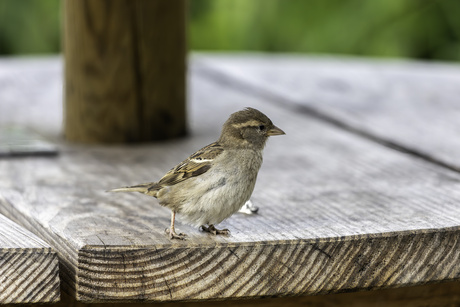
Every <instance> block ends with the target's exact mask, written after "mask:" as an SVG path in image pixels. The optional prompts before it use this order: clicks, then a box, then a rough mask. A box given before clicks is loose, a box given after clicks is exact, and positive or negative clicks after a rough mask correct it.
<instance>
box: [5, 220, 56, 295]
mask: <svg viewBox="0 0 460 307" xmlns="http://www.w3.org/2000/svg"><path fill="white" fill-rule="evenodd" d="M58 272H59V267H58V257H57V254H56V253H55V252H54V251H53V250H52V249H51V247H50V246H49V245H48V244H46V243H45V242H44V241H43V240H41V239H39V238H38V237H37V236H35V235H33V234H32V233H31V232H29V231H27V230H25V229H24V228H22V227H20V226H19V225H17V224H16V223H13V222H12V221H11V220H9V219H7V218H6V217H5V216H3V215H0V304H9V303H15V304H18V303H50V302H57V301H59V294H60V292H59V276H58Z"/></svg>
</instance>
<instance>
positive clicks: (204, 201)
mask: <svg viewBox="0 0 460 307" xmlns="http://www.w3.org/2000/svg"><path fill="white" fill-rule="evenodd" d="M283 134H285V133H284V131H283V130H281V129H280V128H278V127H276V126H275V125H274V124H273V123H272V121H271V120H270V119H269V118H268V117H267V116H266V115H264V114H263V113H262V112H260V111H258V110H256V109H254V108H245V109H243V110H241V111H238V112H235V113H233V114H231V115H230V117H229V118H228V120H227V121H226V122H225V123H224V125H223V127H222V132H221V135H220V137H219V139H218V140H217V141H216V142H214V143H211V144H209V145H208V146H205V147H203V148H202V149H200V150H198V151H197V152H195V153H194V154H192V155H191V156H190V157H188V158H187V159H186V160H184V161H183V162H181V163H179V164H178V165H177V166H175V167H173V168H172V169H171V170H170V171H169V172H167V173H166V174H165V175H164V176H163V177H162V178H161V179H160V180H159V181H158V182H149V183H142V184H138V185H134V186H128V187H122V188H117V189H113V190H110V191H108V192H140V193H143V194H146V195H149V196H153V197H155V198H157V199H158V201H159V204H160V205H161V206H164V207H166V208H169V209H170V210H171V224H170V227H169V228H168V229H166V232H167V233H169V237H170V239H185V236H186V234H184V233H176V230H175V227H174V223H175V217H176V214H179V216H180V217H181V220H184V221H185V222H186V223H187V224H190V225H192V226H196V227H200V228H201V230H203V231H205V232H209V233H212V234H214V235H218V234H224V235H226V234H229V233H230V231H229V230H228V229H217V228H216V227H215V226H214V225H217V224H219V223H220V222H222V221H223V220H225V219H227V218H228V217H230V216H231V215H232V214H234V213H235V212H237V211H238V210H239V209H240V208H241V207H242V206H243V205H244V204H245V203H246V201H248V200H249V198H250V197H251V194H252V192H253V190H254V186H255V183H256V179H257V174H258V172H259V169H260V167H261V165H262V154H263V149H264V147H265V144H266V142H267V139H268V137H270V136H274V135H283Z"/></svg>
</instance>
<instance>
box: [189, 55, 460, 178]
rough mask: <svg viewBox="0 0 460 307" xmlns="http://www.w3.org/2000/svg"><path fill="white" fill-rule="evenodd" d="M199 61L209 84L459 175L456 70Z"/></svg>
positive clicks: (216, 58) (367, 63)
mask: <svg viewBox="0 0 460 307" xmlns="http://www.w3.org/2000/svg"><path fill="white" fill-rule="evenodd" d="M196 60H199V61H200V63H202V64H203V65H202V67H203V68H204V69H205V70H206V72H207V75H208V77H211V79H212V80H214V81H216V80H220V81H221V82H225V84H227V85H231V86H234V87H236V88H237V89H239V90H245V91H246V92H247V93H248V92H251V93H253V94H256V95H258V96H259V97H260V96H263V97H266V98H268V99H270V100H275V101H278V102H282V103H283V104H284V105H285V106H286V105H291V107H293V109H295V110H297V111H299V112H302V111H304V112H307V113H309V114H314V115H315V116H319V117H321V118H322V119H326V120H327V121H329V122H333V123H334V124H338V125H340V126H342V127H345V128H347V129H350V130H353V131H355V132H358V133H361V134H364V135H366V136H368V137H371V138H374V139H376V140H378V141H380V142H383V143H386V144H388V145H389V146H392V147H399V148H400V149H402V150H408V151H410V152H411V153H413V154H416V155H419V156H421V157H424V158H425V159H428V160H433V161H435V162H437V163H439V164H442V165H445V166H447V167H451V168H453V169H456V170H460V162H459V159H458V157H459V156H460V140H459V139H458V137H457V134H458V131H459V130H460V121H459V120H458V118H460V107H459V104H458V96H459V95H460V87H459V84H460V66H459V65H458V64H453V63H452V64H445V63H427V62H409V61H396V60H393V61H389V60H371V59H363V58H346V57H342V58H337V57H335V58H333V57H318V56H317V57H311V56H309V57H306V56H292V55H291V56H286V55H284V56H273V55H262V54H255V55H250V54H249V55H248V54H246V55H245V54H243V55H234V54H232V55H231V54H228V55H205V56H197V59H196Z"/></svg>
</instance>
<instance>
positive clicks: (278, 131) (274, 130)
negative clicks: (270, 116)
mask: <svg viewBox="0 0 460 307" xmlns="http://www.w3.org/2000/svg"><path fill="white" fill-rule="evenodd" d="M283 134H286V133H284V131H283V130H281V129H280V128H278V127H276V126H273V128H271V129H270V130H268V131H267V135H268V136H272V135H283Z"/></svg>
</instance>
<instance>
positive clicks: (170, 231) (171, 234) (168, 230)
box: [165, 228, 187, 240]
mask: <svg viewBox="0 0 460 307" xmlns="http://www.w3.org/2000/svg"><path fill="white" fill-rule="evenodd" d="M165 232H166V233H167V234H169V238H170V239H171V240H172V239H178V240H185V237H186V236H187V235H186V234H185V233H176V231H175V230H174V228H166V229H165Z"/></svg>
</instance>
